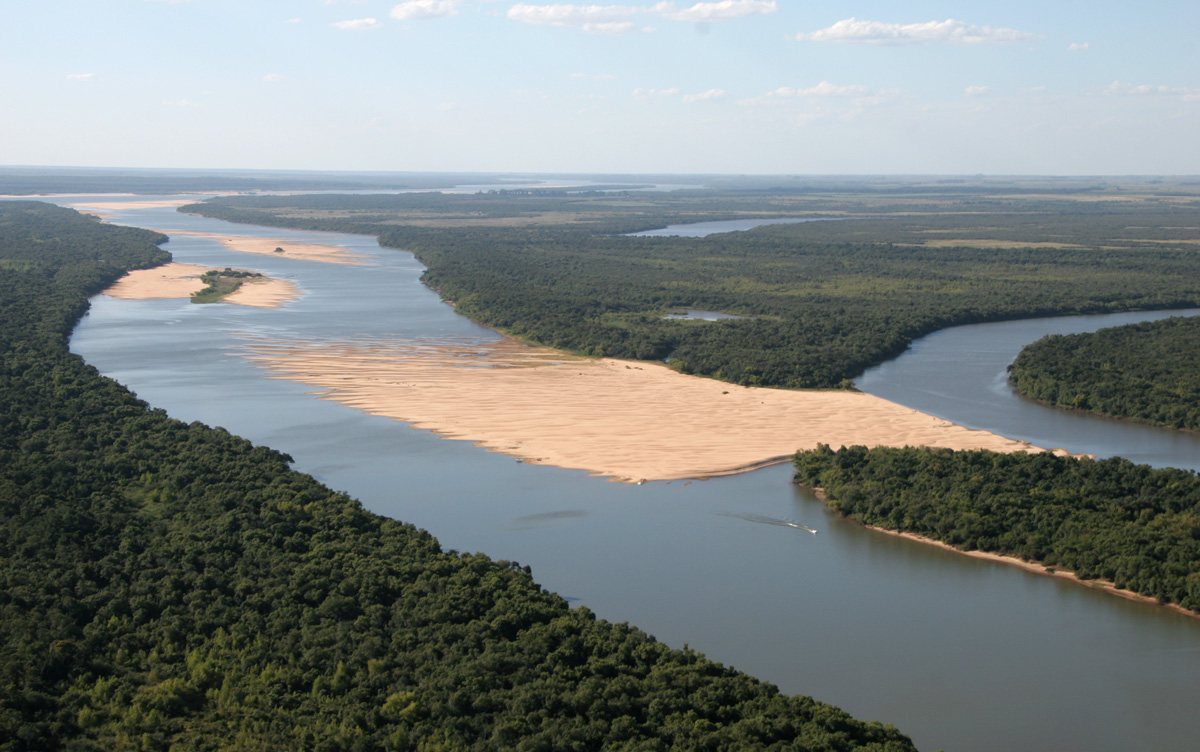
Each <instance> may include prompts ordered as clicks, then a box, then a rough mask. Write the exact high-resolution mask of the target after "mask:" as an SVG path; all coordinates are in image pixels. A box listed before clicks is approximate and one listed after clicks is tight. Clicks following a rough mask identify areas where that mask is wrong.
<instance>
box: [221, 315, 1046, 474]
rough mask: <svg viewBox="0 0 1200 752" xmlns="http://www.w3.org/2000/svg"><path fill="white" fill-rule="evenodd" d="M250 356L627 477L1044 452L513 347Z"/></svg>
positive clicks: (398, 408)
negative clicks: (822, 459) (821, 457)
mask: <svg viewBox="0 0 1200 752" xmlns="http://www.w3.org/2000/svg"><path fill="white" fill-rule="evenodd" d="M245 350H246V352H245V353H244V356H245V357H248V358H249V359H251V360H253V361H255V362H256V363H258V364H259V365H260V366H261V367H263V368H265V369H267V370H268V371H269V372H270V373H271V375H272V376H273V377H275V378H282V379H288V380H292V381H296V382H299V383H303V384H307V385H310V386H313V387H317V388H318V389H320V390H321V391H319V392H317V394H318V395H319V396H320V398H321V399H329V400H334V401H336V402H340V403H342V404H345V405H349V406H351V407H354V408H357V409H359V410H362V411H364V412H367V413H371V414H375V415H384V416H387V417H390V418H394V419H396V420H402V421H405V422H407V423H410V424H411V425H413V426H414V427H416V428H423V429H428V430H432V431H435V432H437V433H438V434H440V435H442V436H444V437H445V438H449V439H461V440H465V441H472V442H475V443H476V445H478V446H482V447H487V448H488V449H491V450H494V451H499V452H504V453H506V454H509V455H512V456H514V457H516V458H518V459H520V460H521V461H523V462H529V463H535V464H547V465H555V466H558V467H565V468H574V469H580V470H586V471H588V472H590V473H592V474H594V475H601V476H608V477H610V478H613V479H616V480H622V481H627V482H630V481H638V480H673V479H682V478H704V477H712V476H719V475H729V474H733V473H738V472H744V471H747V470H752V469H755V468H758V467H763V466H766V465H770V464H774V463H778V462H786V461H787V460H788V459H790V457H791V455H792V454H793V453H794V452H795V451H796V450H797V449H811V448H814V447H816V445H817V444H818V443H825V444H829V445H831V446H833V447H835V448H836V447H839V446H842V445H856V444H862V445H866V446H880V445H883V446H918V445H920V446H933V447H947V448H954V449H992V450H996V451H1000V452H1012V451H1041V450H1040V449H1038V448H1037V447H1032V446H1030V445H1029V444H1027V443H1025V442H1020V441H1014V440H1011V439H1007V438H1004V437H1002V436H998V435H996V434H993V433H989V432H987V431H976V430H971V429H967V428H964V427H962V426H958V425H955V424H953V423H950V422H948V421H945V420H942V419H940V418H935V417H933V416H930V415H926V414H924V413H920V412H917V411H915V410H912V409H910V408H907V407H903V406H901V405H897V404H895V403H893V402H888V401H887V400H883V399H880V398H878V397H873V396H871V395H867V394H861V393H857V392H845V391H794V390H783V389H760V388H751V387H740V386H734V385H731V384H727V383H724V382H720V381H714V380H712V379H704V378H699V377H695V376H685V375H683V374H680V373H677V372H675V371H672V370H671V369H669V368H667V367H666V366H663V365H658V364H652V363H645V362H639V361H622V360H613V359H592V358H582V357H576V356H571V355H565V354H563V353H561V352H558V351H555V350H550V349H546V348H537V347H529V346H526V345H522V344H520V343H517V342H514V341H512V340H507V339H505V340H501V341H499V342H489V343H477V342H464V341H458V342H451V341H432V340H408V341H394V340H393V341H383V340H370V341H354V342H344V341H339V342H332V341H289V342H284V341H274V340H252V339H248V340H247V344H246V348H245Z"/></svg>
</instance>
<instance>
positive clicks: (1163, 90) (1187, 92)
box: [1104, 81, 1200, 102]
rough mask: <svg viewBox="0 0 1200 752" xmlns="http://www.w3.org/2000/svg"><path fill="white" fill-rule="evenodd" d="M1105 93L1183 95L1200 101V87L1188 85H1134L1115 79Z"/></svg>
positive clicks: (1116, 94) (1188, 98) (1185, 97)
mask: <svg viewBox="0 0 1200 752" xmlns="http://www.w3.org/2000/svg"><path fill="white" fill-rule="evenodd" d="M1104 93H1105V94H1109V95H1114V96H1175V97H1183V98H1184V99H1185V100H1187V101H1189V102H1195V101H1200V89H1190V88H1188V87H1186V86H1161V85H1160V86H1150V85H1148V84H1140V85H1138V86H1133V85H1132V84H1123V83H1121V82H1120V81H1113V82H1112V83H1111V84H1109V85H1108V88H1106V89H1105V90H1104Z"/></svg>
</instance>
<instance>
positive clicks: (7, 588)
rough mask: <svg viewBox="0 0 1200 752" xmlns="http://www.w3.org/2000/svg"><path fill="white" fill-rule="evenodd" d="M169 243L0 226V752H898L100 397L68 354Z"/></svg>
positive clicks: (75, 223)
mask: <svg viewBox="0 0 1200 752" xmlns="http://www.w3.org/2000/svg"><path fill="white" fill-rule="evenodd" d="M163 240H164V238H163V237H162V236H161V235H158V234H156V233H152V232H147V231H143V230H137V229H132V228H123V227H116V226H109V225H104V224H102V223H99V222H96V221H94V220H91V219H87V218H85V217H83V216H81V215H79V214H76V213H75V212H72V211H69V210H66V209H60V208H57V207H54V206H51V205H48V204H43V203H37V202H4V203H0V260H3V261H4V262H5V263H4V264H3V266H2V267H0V750H3V751H4V752H10V751H13V752H15V751H16V750H109V749H136V750H166V749H196V750H215V749H246V750H291V749H295V750H378V749H397V750H409V749H412V750H434V749H444V750H466V749H471V750H510V749H515V750H549V749H573V750H592V749H601V748H604V749H628V750H633V749H637V750H668V749H671V750H688V749H705V750H720V749H724V750H753V749H776V750H784V749H796V750H831V751H832V750H850V749H867V750H880V751H887V752H892V751H895V752H899V751H900V750H910V749H912V745H911V743H910V742H909V741H908V740H907V739H906V738H905V737H903V736H902V735H901V734H899V733H898V732H897V731H895V730H894V729H892V728H890V727H884V726H881V725H879V724H867V723H862V722H859V721H856V720H854V719H852V718H850V717H849V716H847V715H846V714H845V713H843V712H841V711H839V710H837V709H836V708H833V707H830V706H828V705H824V704H821V703H818V702H815V701H813V700H812V699H810V698H806V697H800V696H794V697H787V696H784V695H781V694H780V693H779V692H778V691H777V690H776V689H775V688H774V687H771V686H769V685H766V684H763V683H761V682H758V681H756V680H754V679H752V678H750V677H748V676H745V675H744V674H740V673H738V672H736V671H733V670H731V669H728V668H725V667H722V666H721V665H719V664H716V663H713V662H711V661H708V660H707V659H705V658H704V657H702V656H700V655H698V654H697V653H695V652H694V651H690V650H671V649H668V648H667V647H665V646H663V645H662V644H660V643H658V642H656V641H655V640H654V639H653V638H651V637H649V636H648V635H646V634H644V633H643V632H640V631H638V630H637V629H634V628H632V627H629V626H627V625H616V624H609V623H606V622H604V621H602V620H598V619H596V618H595V617H594V616H593V615H592V614H591V613H589V612H588V611H587V610H586V609H571V608H569V607H568V606H567V604H566V602H565V601H564V600H563V599H562V598H559V597H558V596H555V595H553V594H550V593H547V592H545V591H544V590H542V589H541V588H539V587H538V586H537V585H536V584H535V583H534V581H533V579H532V577H531V575H530V573H529V571H528V569H526V568H522V567H519V566H517V565H516V564H513V563H510V562H504V561H491V560H489V559H488V558H486V557H484V556H481V555H465V554H459V553H456V552H453V551H443V550H441V548H440V547H439V546H438V543H437V541H436V540H434V539H433V538H432V537H431V536H430V535H428V534H427V533H425V532H423V531H419V530H416V529H415V528H413V527H412V526H410V525H405V524H403V523H400V522H397V521H394V520H389V519H386V518H382V517H379V516H376V515H373V514H369V513H367V512H365V511H364V510H363V509H361V507H360V506H359V504H358V503H356V502H355V501H354V500H352V499H350V498H347V497H346V496H344V495H342V494H338V493H335V492H333V491H330V490H329V489H327V488H325V487H323V486H321V485H320V484H318V483H317V482H316V481H315V480H313V479H312V478H311V477H309V476H306V475H303V474H301V473H297V472H294V471H293V470H291V469H290V468H289V462H290V460H289V458H288V457H287V456H286V455H283V454H280V453H278V452H275V451H272V450H270V449H267V448H264V447H256V446H253V445H251V444H250V443H249V442H247V441H245V440H244V439H240V438H238V437H236V436H232V435H230V434H229V433H227V432H225V431H223V430H222V429H219V428H209V427H207V426H204V425H202V424H200V423H192V424H190V425H188V424H184V423H181V422H179V421H175V420H172V419H171V418H169V417H167V415H166V414H164V413H163V412H162V411H161V410H152V409H150V408H149V407H148V406H147V405H146V404H145V403H143V402H141V401H139V400H138V399H137V398H136V397H134V396H133V395H132V394H130V393H129V392H128V391H126V390H125V389H124V388H122V387H121V386H120V385H118V384H116V383H115V382H113V381H111V380H109V379H105V378H102V377H100V376H99V375H98V374H97V372H96V371H95V369H93V368H91V367H89V366H87V365H86V364H85V363H83V361H82V360H81V359H79V358H78V357H76V356H74V355H72V354H70V353H69V352H68V350H67V338H68V335H69V333H70V330H71V329H72V327H73V326H74V324H75V323H76V321H77V320H78V318H79V317H80V316H81V315H82V313H83V312H84V310H85V309H86V306H87V302H86V297H87V295H89V294H92V293H95V292H97V291H98V290H100V289H102V288H103V287H105V286H106V285H108V284H110V283H112V282H113V281H115V280H116V279H117V278H118V277H120V276H121V275H122V274H123V273H125V272H126V271H127V270H129V269H135V268H146V267H150V266H154V265H157V264H161V263H163V262H165V261H166V260H168V258H169V256H168V254H167V253H165V252H164V251H162V250H161V249H160V248H158V247H157V244H158V243H159V242H162V241H163Z"/></svg>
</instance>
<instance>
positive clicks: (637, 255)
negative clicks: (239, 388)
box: [185, 192, 1200, 387]
mask: <svg viewBox="0 0 1200 752" xmlns="http://www.w3.org/2000/svg"><path fill="white" fill-rule="evenodd" d="M848 200H849V199H847V198H845V197H833V198H830V197H818V198H814V199H811V205H812V206H813V207H817V208H824V209H829V210H830V211H833V210H837V209H838V207H842V208H844V207H845V206H846V202H847V201H848ZM878 200H879V201H882V202H883V203H882V204H879V205H878V206H877V207H876V208H875V211H879V212H891V214H887V215H886V216H883V215H879V216H875V215H873V216H871V217H862V216H859V217H857V218H852V219H847V220H845V221H838V222H809V223H804V224H790V225H775V226H772V227H769V228H763V229H761V230H756V231H753V232H742V233H724V234H720V235H712V236H709V237H706V238H669V237H625V236H624V235H623V233H628V232H633V231H637V230H644V229H649V228H651V227H661V226H663V225H665V224H670V223H673V222H679V221H700V220H712V219H728V218H732V217H739V216H755V215H757V216H778V215H779V213H780V212H781V211H783V210H784V209H792V210H796V209H797V207H801V206H808V205H809V203H806V202H809V199H808V198H807V197H805V196H804V195H799V194H788V195H785V196H779V195H767V194H759V193H754V194H748V193H729V194H719V193H713V192H679V193H678V194H660V195H650V194H646V195H642V194H638V195H636V196H635V195H630V196H622V197H599V198H598V197H582V196H580V197H572V198H559V197H549V196H538V197H527V196H514V195H504V196H499V195H497V196H490V195H471V196H456V195H443V194H418V195H413V194H410V195H405V196H271V197H257V198H256V197H247V198H242V197H238V198H230V199H221V200H218V201H214V202H209V203H204V204H196V205H192V206H189V207H185V210H186V211H191V212H195V213H199V214H204V215H206V216H211V217H217V218H221V219H227V220H230V221H235V222H247V223H255V224H265V225H278V226H286V227H295V228H303V229H314V230H331V231H344V232H360V233H368V234H375V235H377V236H378V237H379V240H380V243H382V244H383V245H386V246H390V247H394V248H403V249H406V250H409V251H412V252H413V253H414V254H416V256H417V258H418V259H419V260H420V261H421V262H422V263H423V264H425V265H426V267H428V270H427V272H426V273H425V277H424V279H425V281H426V283H427V284H428V285H429V286H430V287H432V288H434V289H436V290H437V291H438V292H439V293H440V294H441V295H442V296H443V297H444V298H446V299H448V300H451V301H453V302H454V303H455V305H456V306H457V307H458V310H459V311H461V312H462V313H463V314H464V315H467V316H469V317H471V318H472V319H475V320H477V321H479V322H481V323H484V324H487V325H489V326H493V327H496V328H498V329H501V330H503V331H505V332H507V333H509V334H512V335H515V336H517V337H521V338H525V339H528V340H531V341H534V342H538V343H541V344H544V345H549V346H552V347H558V348H562V349H566V350H571V351H574V352H579V353H583V354H587V355H605V356H610V357H619V358H636V359H642V360H668V359H669V361H670V363H671V365H672V367H674V368H677V369H679V370H681V371H683V372H685V373H694V374H699V375H705V376H712V377H715V378H718V379H723V380H725V381H730V382H735V383H739V384H746V385H763V386H782V387H835V386H839V385H841V386H846V385H848V382H847V381H846V380H848V379H852V378H854V377H855V376H857V375H858V374H859V373H861V372H862V371H863V370H864V369H866V368H867V367H869V366H871V365H875V364H877V363H880V362H882V361H883V360H886V359H888V358H890V357H893V356H895V355H897V354H899V353H900V352H902V351H903V350H904V349H905V348H906V347H907V346H908V345H909V343H910V342H912V340H913V339H915V338H917V337H920V336H922V335H924V334H928V333H930V332H933V331H935V330H937V329H941V328H944V327H947V326H952V325H957V324H969V323H977V322H983V321H997V320H1004V319H1014V318H1025V317H1034V316H1048V315H1064V314H1078V313H1102V312H1111V311H1119V310H1130V309H1154V308H1180V307H1185V306H1190V305H1198V304H1200V254H1196V253H1195V252H1194V250H1192V249H1189V248H1186V247H1184V246H1183V245H1180V247H1174V246H1173V245H1172V244H1171V241H1172V240H1173V239H1174V238H1175V235H1176V234H1177V233H1176V232H1175V230H1173V229H1171V228H1173V227H1177V226H1179V225H1180V224H1181V223H1186V222H1191V221H1196V218H1195V215H1196V211H1195V210H1191V209H1187V210H1185V209H1179V208H1172V207H1140V208H1141V210H1142V211H1141V213H1140V214H1139V213H1135V212H1133V210H1130V209H1128V208H1124V209H1119V210H1114V209H1111V208H1108V209H1107V210H1106V211H1099V210H1097V209H1096V208H1095V207H1094V206H1092V205H1091V204H1088V203H1086V202H1072V201H1049V200H1039V201H1038V202H1036V203H1035V204H1034V205H1033V206H1030V205H1028V204H1026V205H1021V206H1017V205H1016V202H1015V200H1014V199H1012V198H997V197H988V196H973V195H968V196H967V197H965V198H964V197H962V196H960V197H959V198H958V199H956V200H955V201H952V202H949V203H947V204H946V205H945V207H944V209H945V210H944V211H943V212H936V213H931V215H930V216H920V217H913V216H910V215H911V214H912V212H911V208H912V207H911V204H909V203H905V201H904V200H901V199H899V198H893V197H892V196H890V195H889V196H887V197H885V198H883V199H878ZM853 206H855V207H857V206H858V204H853ZM939 206H940V205H939ZM1033 208H1036V209H1037V211H1032V210H1031V209H1033ZM1188 212H1191V213H1188ZM1184 217H1190V218H1191V219H1186V221H1185V219H1183V218H1184ZM1135 222H1136V223H1138V224H1141V225H1150V227H1149V228H1147V227H1145V226H1143V227H1141V228H1140V229H1130V227H1129V226H1130V225H1131V224H1133V223H1135ZM1131 236H1136V237H1131ZM1159 236H1163V237H1161V238H1160V237H1159ZM933 238H940V239H946V238H950V239H953V240H954V242H956V243H961V245H954V246H951V247H941V246H940V245H937V246H935V245H930V244H928V243H929V241H930V240H931V239H933ZM1155 238H1158V239H1157V240H1154V242H1151V241H1152V239H1155ZM1046 240H1053V241H1054V242H1056V243H1059V244H1060V246H1061V247H1026V246H1022V245H1021V244H1022V243H1034V242H1038V241H1046ZM1158 240H1165V241H1167V242H1158ZM892 241H894V242H892ZM902 242H903V243H906V244H905V245H901V244H900V243H902ZM1005 243H1011V244H1013V245H1012V246H1011V247H991V246H995V245H997V244H999V245H1004V244H1005ZM1139 244H1140V245H1139ZM680 308H698V309H703V310H712V311H722V312H726V313H731V314H739V315H741V316H744V317H746V318H743V319H739V320H724V321H719V322H696V321H679V320H667V319H664V318H663V316H664V314H665V313H667V312H669V311H671V310H676V309H680Z"/></svg>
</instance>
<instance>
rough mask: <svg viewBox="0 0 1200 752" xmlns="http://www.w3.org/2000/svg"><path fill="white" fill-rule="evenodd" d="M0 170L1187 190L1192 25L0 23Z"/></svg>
mask: <svg viewBox="0 0 1200 752" xmlns="http://www.w3.org/2000/svg"><path fill="white" fill-rule="evenodd" d="M5 5H6V6H7V7H6V9H5V10H6V13H5V14H4V22H3V26H2V27H0V164H8V165H81V166H130V167H190V168H269V169H330V170H419V171H510V172H532V171H539V172H545V171H551V172H673V173H711V172H718V173H757V174H763V173H788V174H896V173H901V174H976V173H986V174H1058V175H1091V174H1112V175H1117V174H1200V135H1198V134H1200V45H1198V42H1197V38H1198V37H1200V34H1198V32H1200V2H1196V1H1195V0H1174V1H1173V2H1161V1H1160V0H1146V2H1142V3H1137V4H1134V3H1129V2H1108V1H1107V0H1094V1H1092V2H1077V1H1075V0H1063V1H1055V0H1041V1H1040V2H1027V1H1026V0H1009V1H1008V2H990V1H988V0H981V1H979V2H963V1H962V0H960V1H958V2H939V1H931V0H914V1H912V2H907V3H894V2H871V1H862V2H840V1H834V2H823V3H809V2H792V1H791V0H775V1H771V0H722V1H718V2H700V3H693V2H688V0H683V1H682V2H658V0H650V1H649V2H645V3H636V2H621V3H607V2H594V3H587V4H584V3H574V4H571V3H545V2H526V3H514V2H507V1H502V0H408V1H404V2H396V1H395V0H391V1H385V0H36V1H35V0H12V1H11V2H9V3H6V4H5Z"/></svg>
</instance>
